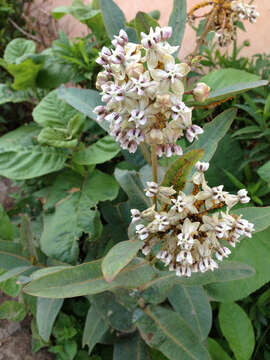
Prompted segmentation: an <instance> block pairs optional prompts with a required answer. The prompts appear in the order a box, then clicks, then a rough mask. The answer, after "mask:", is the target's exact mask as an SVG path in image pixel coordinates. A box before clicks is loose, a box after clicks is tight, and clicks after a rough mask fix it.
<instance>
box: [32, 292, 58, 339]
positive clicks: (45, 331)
mask: <svg viewBox="0 0 270 360" xmlns="http://www.w3.org/2000/svg"><path fill="white" fill-rule="evenodd" d="M63 302H64V300H63V299H45V298H38V299H37V314H36V318H37V326H38V332H39V335H40V336H41V337H42V339H43V340H44V341H46V342H48V341H49V339H50V335H51V332H52V327H53V324H54V321H55V319H56V317H57V315H58V313H59V311H60V309H61V307H62V305H63Z"/></svg>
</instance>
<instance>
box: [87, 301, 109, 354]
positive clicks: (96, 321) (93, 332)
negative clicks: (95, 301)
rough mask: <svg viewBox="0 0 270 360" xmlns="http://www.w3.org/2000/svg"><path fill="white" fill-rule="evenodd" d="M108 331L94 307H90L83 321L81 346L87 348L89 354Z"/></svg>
mask: <svg viewBox="0 0 270 360" xmlns="http://www.w3.org/2000/svg"><path fill="white" fill-rule="evenodd" d="M108 329H109V327H108V325H107V324H106V322H105V321H104V319H102V317H101V316H100V314H99V313H98V312H97V310H96V308H95V306H94V305H91V306H90V309H89V311H88V313H87V317H86V320H85V325H84V330H83V339H82V345H83V347H85V345H87V346H88V353H89V354H91V352H92V350H93V348H94V346H95V345H96V344H97V343H98V342H99V341H100V340H101V338H102V336H103V335H104V334H105V333H106V331H107V330H108Z"/></svg>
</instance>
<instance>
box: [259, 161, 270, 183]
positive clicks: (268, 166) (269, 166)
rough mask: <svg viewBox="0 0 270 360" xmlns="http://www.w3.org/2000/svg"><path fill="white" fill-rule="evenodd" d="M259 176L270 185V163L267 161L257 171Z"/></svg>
mask: <svg viewBox="0 0 270 360" xmlns="http://www.w3.org/2000/svg"><path fill="white" fill-rule="evenodd" d="M257 172H258V174H259V176H260V177H261V178H262V179H263V180H264V181H266V182H268V183H270V161H267V162H266V163H265V164H264V165H263V166H260V167H259V169H258V170H257Z"/></svg>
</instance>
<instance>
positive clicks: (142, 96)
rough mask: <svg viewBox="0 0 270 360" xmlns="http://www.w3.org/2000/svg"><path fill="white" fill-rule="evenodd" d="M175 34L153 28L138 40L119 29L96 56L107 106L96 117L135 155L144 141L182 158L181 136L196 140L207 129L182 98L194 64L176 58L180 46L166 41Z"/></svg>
mask: <svg viewBox="0 0 270 360" xmlns="http://www.w3.org/2000/svg"><path fill="white" fill-rule="evenodd" d="M171 34H172V29H171V28H170V27H163V28H160V27H156V29H153V28H151V29H150V32H149V34H144V33H142V40H141V43H140V44H135V43H131V42H129V40H128V36H127V34H126V32H125V31H124V30H121V31H120V33H119V35H117V36H114V39H113V41H112V45H113V47H114V48H112V49H109V48H107V47H103V48H102V50H101V52H100V54H99V57H98V58H97V62H98V63H99V64H100V65H101V66H103V67H104V69H103V71H101V72H100V73H99V74H98V75H97V82H96V86H97V88H98V89H99V90H101V91H102V92H101V96H102V97H101V99H102V101H103V102H104V103H105V104H104V105H99V106H97V107H96V108H95V110H94V113H96V114H97V120H98V121H103V120H104V119H105V120H106V121H108V122H109V126H110V135H111V136H112V137H113V138H114V139H115V140H116V141H117V142H119V144H120V146H121V147H122V148H123V149H126V150H128V151H129V152H131V153H134V152H135V151H136V150H137V147H138V145H139V144H141V143H142V142H144V143H146V144H149V145H157V153H158V156H163V155H165V156H167V157H170V156H172V155H178V156H180V155H182V153H183V152H182V148H181V146H179V144H178V143H177V142H178V140H179V139H180V138H182V137H183V136H186V137H187V139H188V140H189V141H190V142H192V141H193V140H195V139H197V137H198V135H199V134H201V133H202V132H203V130H202V129H201V128H200V127H199V126H197V125H193V124H192V109H191V108H189V107H188V106H186V105H185V103H184V102H183V94H184V91H185V78H186V76H187V74H188V73H189V71H190V67H189V65H188V64H186V63H184V62H180V63H177V62H176V61H175V59H174V57H173V56H172V54H173V53H174V52H175V51H176V50H177V47H175V46H171V45H170V44H169V43H168V40H169V38H170V36H171Z"/></svg>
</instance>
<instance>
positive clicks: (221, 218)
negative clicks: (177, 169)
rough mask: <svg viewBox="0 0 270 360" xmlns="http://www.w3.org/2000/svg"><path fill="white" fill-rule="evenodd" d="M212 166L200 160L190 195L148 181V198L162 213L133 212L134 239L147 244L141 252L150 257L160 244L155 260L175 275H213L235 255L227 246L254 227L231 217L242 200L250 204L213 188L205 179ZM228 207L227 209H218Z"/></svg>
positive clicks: (244, 194) (240, 193) (240, 194)
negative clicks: (210, 271) (150, 198)
mask: <svg viewBox="0 0 270 360" xmlns="http://www.w3.org/2000/svg"><path fill="white" fill-rule="evenodd" d="M208 168H209V164H208V163H203V162H197V164H196V169H197V171H196V172H195V173H194V175H193V176H192V179H191V182H192V183H193V191H192V194H191V195H186V194H185V193H184V192H182V191H179V192H178V193H177V192H176V191H175V190H174V189H173V187H163V186H158V185H157V184H155V183H153V182H149V183H147V185H148V187H147V189H145V191H146V195H147V196H149V197H154V196H155V197H157V199H158V200H159V201H160V205H161V210H155V206H153V207H150V208H149V209H146V210H144V211H142V212H140V211H139V210H137V209H132V210H131V216H132V222H133V223H137V222H140V221H141V223H140V224H138V225H136V236H137V237H138V238H139V239H140V240H142V241H143V245H142V252H143V254H144V255H148V254H150V253H151V252H152V248H153V247H154V246H155V245H159V246H160V250H159V251H158V252H157V253H156V255H155V256H156V258H157V259H159V260H161V261H162V262H163V263H164V264H165V266H169V270H170V271H176V275H177V276H183V275H184V276H188V277H189V276H191V274H192V273H193V272H205V271H207V270H212V271H213V270H214V269H216V268H217V267H218V263H217V261H221V260H222V259H223V258H224V257H225V258H226V257H228V255H229V254H230V253H231V251H230V249H229V248H228V247H227V246H228V245H230V246H232V247H235V246H236V243H238V242H239V241H240V237H241V236H242V235H244V236H247V237H251V236H252V232H253V231H254V229H253V228H254V225H253V224H251V223H249V222H248V221H247V220H245V219H243V218H242V216H241V215H240V216H238V215H235V214H230V210H231V208H232V207H233V206H234V205H236V204H237V203H238V202H240V203H243V204H245V203H248V202H249V200H250V198H249V197H248V196H247V191H246V190H245V189H242V190H239V191H238V193H237V195H232V194H229V193H228V192H227V191H224V190H223V185H220V186H217V187H213V188H211V187H209V186H208V184H207V182H206V180H205V177H204V172H205V171H207V170H208ZM225 206H226V207H227V209H226V211H225V212H224V211H220V209H222V208H224V207H225Z"/></svg>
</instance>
